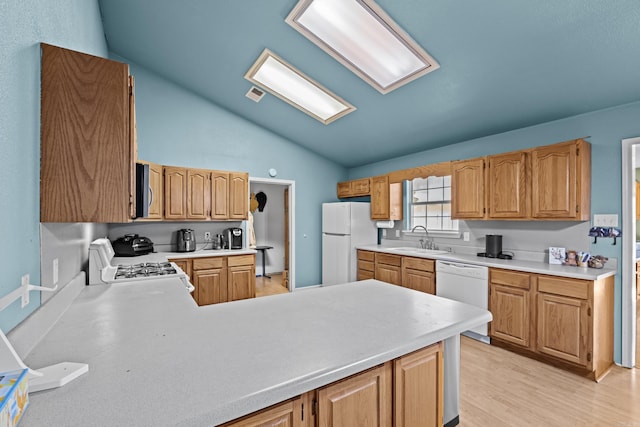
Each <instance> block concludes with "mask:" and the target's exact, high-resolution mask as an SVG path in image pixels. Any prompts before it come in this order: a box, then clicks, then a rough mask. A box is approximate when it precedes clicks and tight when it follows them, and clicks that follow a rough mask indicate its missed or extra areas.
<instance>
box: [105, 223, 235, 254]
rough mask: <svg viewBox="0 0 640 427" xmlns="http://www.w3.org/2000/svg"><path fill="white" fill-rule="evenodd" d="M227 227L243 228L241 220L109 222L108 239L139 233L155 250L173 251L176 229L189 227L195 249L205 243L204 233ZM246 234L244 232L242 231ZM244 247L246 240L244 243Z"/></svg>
mask: <svg viewBox="0 0 640 427" xmlns="http://www.w3.org/2000/svg"><path fill="white" fill-rule="evenodd" d="M229 227H242V228H244V225H243V221H225V222H215V221H207V222H204V221H203V222H173V221H171V222H169V221H163V222H135V223H132V224H109V234H108V236H107V237H109V239H110V240H112V241H113V240H115V239H117V238H118V237H122V236H124V235H125V234H134V233H135V234H139V235H141V236H145V237H148V238H149V239H151V241H152V242H153V248H154V250H155V251H156V252H174V251H175V250H176V246H177V231H178V230H180V229H181V228H191V229H193V231H194V234H195V236H196V250H199V249H202V248H203V247H204V245H205V241H204V233H205V232H206V231H208V232H210V233H211V236H212V237H215V235H216V234H222V230H224V229H225V228H229ZM244 236H246V233H244ZM244 246H245V247H246V242H245V244H244ZM207 249H211V243H207Z"/></svg>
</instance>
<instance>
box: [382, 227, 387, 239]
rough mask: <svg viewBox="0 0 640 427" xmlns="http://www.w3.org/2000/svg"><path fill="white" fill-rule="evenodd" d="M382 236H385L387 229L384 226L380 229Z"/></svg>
mask: <svg viewBox="0 0 640 427" xmlns="http://www.w3.org/2000/svg"><path fill="white" fill-rule="evenodd" d="M382 237H387V229H386V228H383V229H382Z"/></svg>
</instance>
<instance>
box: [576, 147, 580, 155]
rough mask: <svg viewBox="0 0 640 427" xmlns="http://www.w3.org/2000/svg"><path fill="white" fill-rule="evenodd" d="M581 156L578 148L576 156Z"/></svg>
mask: <svg viewBox="0 0 640 427" xmlns="http://www.w3.org/2000/svg"><path fill="white" fill-rule="evenodd" d="M579 155H580V149H579V148H576V156H579Z"/></svg>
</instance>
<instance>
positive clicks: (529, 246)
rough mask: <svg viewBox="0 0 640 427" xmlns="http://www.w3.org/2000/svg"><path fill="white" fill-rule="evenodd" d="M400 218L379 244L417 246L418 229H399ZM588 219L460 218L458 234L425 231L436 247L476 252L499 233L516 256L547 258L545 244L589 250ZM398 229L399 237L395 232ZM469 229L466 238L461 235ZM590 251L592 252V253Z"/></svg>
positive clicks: (505, 249)
mask: <svg viewBox="0 0 640 427" xmlns="http://www.w3.org/2000/svg"><path fill="white" fill-rule="evenodd" d="M402 228H403V224H402V221H396V224H395V227H394V228H393V229H387V230H385V231H386V236H384V234H383V236H382V240H381V244H382V245H383V246H398V244H399V243H400V242H403V243H402V244H403V245H406V246H418V245H419V242H418V241H419V240H420V239H421V238H424V235H425V234H424V231H423V230H422V229H419V230H416V232H414V233H406V232H404V233H403V232H402ZM589 228H590V223H589V222H570V221H535V222H534V221H522V222H516V221H460V222H459V231H460V237H455V238H449V237H441V236H437V235H429V237H430V238H433V240H434V242H435V243H436V245H437V246H438V248H439V249H444V250H448V249H451V250H452V251H453V252H455V253H460V254H476V253H478V252H484V251H485V235H487V234H501V235H502V236H503V237H502V251H503V252H512V253H513V254H514V257H515V258H516V259H520V260H526V261H538V262H548V257H549V247H550V246H559V247H563V248H566V249H567V250H569V249H573V250H576V251H586V252H589V251H590V245H591V238H590V237H589V236H588V234H589ZM396 231H400V237H395V236H396ZM465 232H468V233H469V241H468V242H465V241H464V239H463V236H464V233H465ZM592 255H596V253H593V254H592ZM616 263H617V260H615V259H610V260H609V262H608V263H607V267H615V264H616Z"/></svg>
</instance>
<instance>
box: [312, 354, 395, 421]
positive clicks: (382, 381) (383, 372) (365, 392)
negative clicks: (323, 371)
mask: <svg viewBox="0 0 640 427" xmlns="http://www.w3.org/2000/svg"><path fill="white" fill-rule="evenodd" d="M392 378H393V377H392V364H391V362H387V363H385V364H384V365H381V366H378V367H377V368H373V369H370V370H368V371H366V372H363V373H361V374H358V375H355V376H353V377H350V378H347V379H346V380H342V381H339V382H337V383H334V384H331V385H328V386H326V387H323V388H321V389H319V390H318V414H317V421H318V427H342V426H362V427H365V426H371V427H378V426H379V427H391V425H392V405H393V400H392V396H393V391H392V387H393V381H392Z"/></svg>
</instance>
